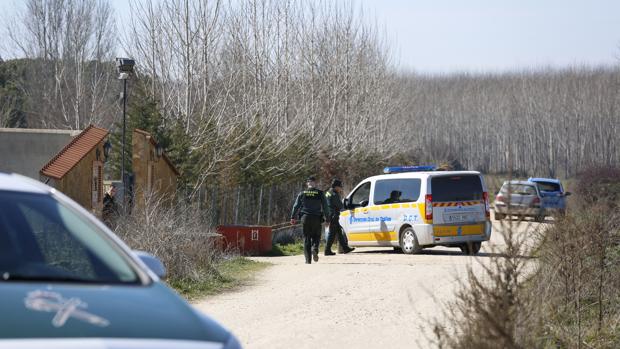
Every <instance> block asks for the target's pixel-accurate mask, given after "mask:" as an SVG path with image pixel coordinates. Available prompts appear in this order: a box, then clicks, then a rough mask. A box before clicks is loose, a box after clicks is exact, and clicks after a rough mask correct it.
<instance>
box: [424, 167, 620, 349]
mask: <svg viewBox="0 0 620 349" xmlns="http://www.w3.org/2000/svg"><path fill="white" fill-rule="evenodd" d="M573 188H574V192H575V195H574V196H573V200H572V201H571V203H570V206H569V211H568V213H567V215H566V216H564V217H556V220H555V221H554V223H552V224H548V225H546V226H544V227H543V228H542V229H541V230H540V231H533V230H532V231H530V232H529V233H530V234H537V236H538V239H537V240H536V244H535V245H533V246H528V245H526V244H525V239H524V237H523V236H517V235H516V234H513V229H511V226H512V224H514V223H513V222H512V221H508V222H505V221H503V222H502V224H504V225H505V226H506V228H507V229H505V233H504V238H505V240H506V246H505V247H504V250H503V251H502V254H503V256H502V257H500V258H495V259H493V260H492V262H491V264H490V265H489V266H488V267H485V268H483V272H482V273H474V272H473V269H470V270H469V273H468V276H467V278H466V279H465V280H464V283H463V285H462V286H463V287H462V289H461V290H460V291H459V293H458V295H457V301H455V302H454V303H451V304H448V305H447V308H446V309H447V311H446V314H445V315H446V319H447V320H446V321H444V320H442V321H438V322H436V323H435V326H434V329H435V337H436V340H437V345H438V347H440V348H618V347H620V292H618V290H620V210H619V205H620V169H618V168H609V167H602V168H594V169H591V170H588V171H585V172H584V173H581V174H580V175H579V176H578V177H577V179H576V180H575V184H574V187H573Z"/></svg>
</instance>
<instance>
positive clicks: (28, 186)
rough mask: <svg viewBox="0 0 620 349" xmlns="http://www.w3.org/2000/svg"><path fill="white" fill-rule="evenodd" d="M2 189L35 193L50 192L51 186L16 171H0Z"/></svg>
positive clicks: (0, 187) (0, 188)
mask: <svg viewBox="0 0 620 349" xmlns="http://www.w3.org/2000/svg"><path fill="white" fill-rule="evenodd" d="M1 190H4V191H17V192H22V193H33V194H49V193H50V191H51V188H50V187H48V186H47V185H45V184H43V183H41V182H39V181H36V180H34V179H32V178H29V177H25V176H22V175H19V174H16V173H3V172H0V191H1Z"/></svg>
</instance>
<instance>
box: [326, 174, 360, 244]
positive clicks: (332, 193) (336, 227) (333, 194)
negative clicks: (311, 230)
mask: <svg viewBox="0 0 620 349" xmlns="http://www.w3.org/2000/svg"><path fill="white" fill-rule="evenodd" d="M342 193H343V189H342V181H341V180H339V179H334V180H333V181H332V185H331V188H330V189H329V190H328V191H327V192H326V193H325V197H326V198H327V205H328V206H329V211H330V212H331V217H330V219H329V234H328V235H327V242H326V244H325V255H326V256H333V255H335V253H334V252H332V244H333V243H334V240H336V239H338V253H349V252H351V251H353V250H354V249H355V248H351V247H349V244H348V242H347V240H346V238H345V236H344V233H343V231H342V227H341V226H340V211H342V208H343V205H342V199H341V195H342Z"/></svg>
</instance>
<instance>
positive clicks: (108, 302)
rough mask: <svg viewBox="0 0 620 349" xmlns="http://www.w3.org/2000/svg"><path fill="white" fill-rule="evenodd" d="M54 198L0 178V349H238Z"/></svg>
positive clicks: (84, 217)
mask: <svg viewBox="0 0 620 349" xmlns="http://www.w3.org/2000/svg"><path fill="white" fill-rule="evenodd" d="M164 273H165V268H164V267H163V265H162V264H161V262H159V260H157V259H156V258H155V257H153V256H151V255H148V254H146V253H142V252H136V251H132V250H130V249H129V248H128V247H127V246H126V245H125V244H124V243H123V242H122V241H121V240H120V239H119V238H118V237H116V236H115V235H114V234H113V233H112V232H111V231H110V230H109V229H108V228H107V227H106V226H105V225H103V224H102V223H101V222H100V221H99V220H97V219H96V218H95V217H93V216H92V215H91V214H90V213H88V212H87V211H86V210H85V209H84V208H82V207H81V206H79V205H78V204H77V203H75V202H74V201H73V200H71V199H69V198H67V197H66V196H65V195H63V194H62V193H59V192H58V191H56V190H54V189H52V188H50V187H48V186H46V185H44V184H42V183H40V182H37V181H35V180H32V179H28V178H26V177H22V176H18V175H12V174H3V173H0V348H181V349H189V348H196V349H197V348H205V349H206V348H240V345H239V342H238V341H237V339H236V338H235V336H234V335H232V334H231V333H230V332H229V331H228V330H226V329H224V328H223V327H222V326H221V325H219V324H218V323H217V322H216V321H214V320H213V319H211V318H209V317H208V316H206V315H204V314H202V313H200V312H199V311H197V310H195V309H194V308H192V307H191V306H190V305H189V304H188V303H187V302H186V301H185V300H183V299H182V298H181V297H179V295H177V294H176V293H175V292H174V291H173V290H171V289H170V288H168V287H167V286H166V285H165V284H164V283H163V282H162V281H161V280H160V277H163V275H164Z"/></svg>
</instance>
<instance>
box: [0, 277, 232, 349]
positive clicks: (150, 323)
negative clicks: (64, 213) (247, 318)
mask: <svg viewBox="0 0 620 349" xmlns="http://www.w3.org/2000/svg"><path fill="white" fill-rule="evenodd" d="M0 314H1V315H0V338H58V337H99V338H101V337H103V338H105V337H108V338H110V337H113V338H129V339H131V338H142V339H144V338H161V339H186V340H195V341H213V342H220V343H226V342H227V341H228V340H229V338H230V334H229V333H228V331H226V330H225V329H224V328H222V327H221V326H220V325H218V324H217V323H215V322H214V321H213V320H210V319H208V318H206V317H205V316H202V315H200V314H199V313H197V312H196V311H195V310H193V308H191V307H190V306H189V305H188V304H187V303H186V302H185V301H184V300H183V299H181V298H180V297H179V296H178V295H177V294H175V293H174V292H173V291H172V290H170V289H169V288H167V287H166V286H165V285H163V284H162V283H160V282H154V283H152V284H151V285H148V286H116V285H114V286H98V285H84V284H46V283H21V282H19V283H18V282H15V283H13V282H0Z"/></svg>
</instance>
